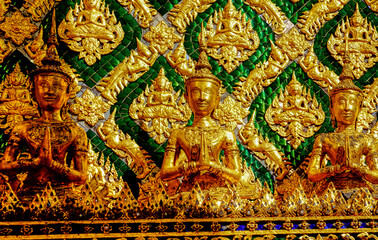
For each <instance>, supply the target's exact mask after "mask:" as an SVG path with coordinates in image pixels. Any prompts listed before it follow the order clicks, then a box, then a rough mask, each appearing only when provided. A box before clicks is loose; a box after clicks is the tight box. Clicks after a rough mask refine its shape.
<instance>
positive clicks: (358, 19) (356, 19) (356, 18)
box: [350, 3, 364, 27]
mask: <svg viewBox="0 0 378 240" xmlns="http://www.w3.org/2000/svg"><path fill="white" fill-rule="evenodd" d="M350 21H351V22H352V25H353V26H355V27H358V26H362V24H363V23H364V18H363V17H362V15H361V13H360V9H359V7H358V3H356V11H355V12H354V14H353V16H352V18H351V19H350Z"/></svg>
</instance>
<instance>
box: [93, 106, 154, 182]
mask: <svg viewBox="0 0 378 240" xmlns="http://www.w3.org/2000/svg"><path fill="white" fill-rule="evenodd" d="M115 113H116V109H114V111H113V112H112V114H111V115H110V116H109V118H108V120H106V121H105V122H103V123H101V124H100V126H99V127H98V128H97V132H98V134H99V136H100V138H101V139H102V140H103V141H104V142H105V144H106V146H108V147H109V148H111V149H112V150H113V151H114V152H115V153H116V154H117V155H118V156H119V157H121V158H126V163H127V165H128V166H129V167H130V168H131V170H133V171H134V172H135V173H136V175H137V178H139V179H143V178H145V177H146V176H147V174H149V173H150V172H151V170H152V169H153V168H155V167H156V166H155V164H154V163H153V161H152V160H151V159H149V156H148V155H147V152H146V151H145V150H143V149H141V148H140V147H139V146H138V144H137V143H136V142H135V141H134V140H132V139H131V137H130V136H129V135H128V134H124V133H123V132H122V131H120V130H119V128H118V125H117V124H116V122H115Z"/></svg>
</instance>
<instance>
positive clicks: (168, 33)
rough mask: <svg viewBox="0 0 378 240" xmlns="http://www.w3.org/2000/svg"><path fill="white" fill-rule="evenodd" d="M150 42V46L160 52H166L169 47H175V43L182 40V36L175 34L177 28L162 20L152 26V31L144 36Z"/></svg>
mask: <svg viewBox="0 0 378 240" xmlns="http://www.w3.org/2000/svg"><path fill="white" fill-rule="evenodd" d="M143 38H144V39H145V40H146V41H147V42H149V43H150V48H154V49H156V50H157V51H158V52H159V53H160V54H164V53H165V52H166V51H167V50H168V48H169V49H173V47H174V44H175V43H177V42H179V41H180V40H181V37H180V36H179V35H177V34H175V29H174V28H172V27H168V25H167V24H166V23H165V22H164V21H161V22H159V23H158V25H157V26H156V27H155V26H151V27H150V31H149V32H147V33H146V34H145V35H144V37H143Z"/></svg>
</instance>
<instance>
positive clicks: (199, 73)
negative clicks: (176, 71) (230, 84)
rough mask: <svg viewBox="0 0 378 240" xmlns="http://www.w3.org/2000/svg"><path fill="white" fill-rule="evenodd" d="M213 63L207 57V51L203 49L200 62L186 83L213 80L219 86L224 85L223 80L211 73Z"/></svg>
mask: <svg viewBox="0 0 378 240" xmlns="http://www.w3.org/2000/svg"><path fill="white" fill-rule="evenodd" d="M211 69H212V68H211V65H210V63H209V60H208V59H207V55H206V52H205V51H201V53H200V56H199V59H198V62H197V63H196V67H195V71H194V73H193V74H192V75H191V76H190V77H189V78H188V79H187V80H186V81H185V85H188V84H189V83H190V82H193V81H211V82H214V83H215V84H216V85H218V86H219V87H221V86H222V82H221V80H219V79H218V78H217V77H216V76H214V74H212V73H211Z"/></svg>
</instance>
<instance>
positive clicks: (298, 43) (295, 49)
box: [276, 27, 311, 60]
mask: <svg viewBox="0 0 378 240" xmlns="http://www.w3.org/2000/svg"><path fill="white" fill-rule="evenodd" d="M276 44H277V46H279V47H281V48H282V51H283V52H284V53H286V54H287V55H288V56H289V58H290V60H294V59H296V58H297V57H298V56H302V55H303V53H304V52H305V51H306V50H307V49H309V48H310V47H311V44H310V43H309V42H307V41H306V39H305V36H304V35H303V34H301V33H299V32H298V30H297V29H296V28H295V27H294V28H292V29H291V30H290V31H289V32H288V33H285V34H283V35H282V37H281V38H280V39H278V40H277V41H276Z"/></svg>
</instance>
